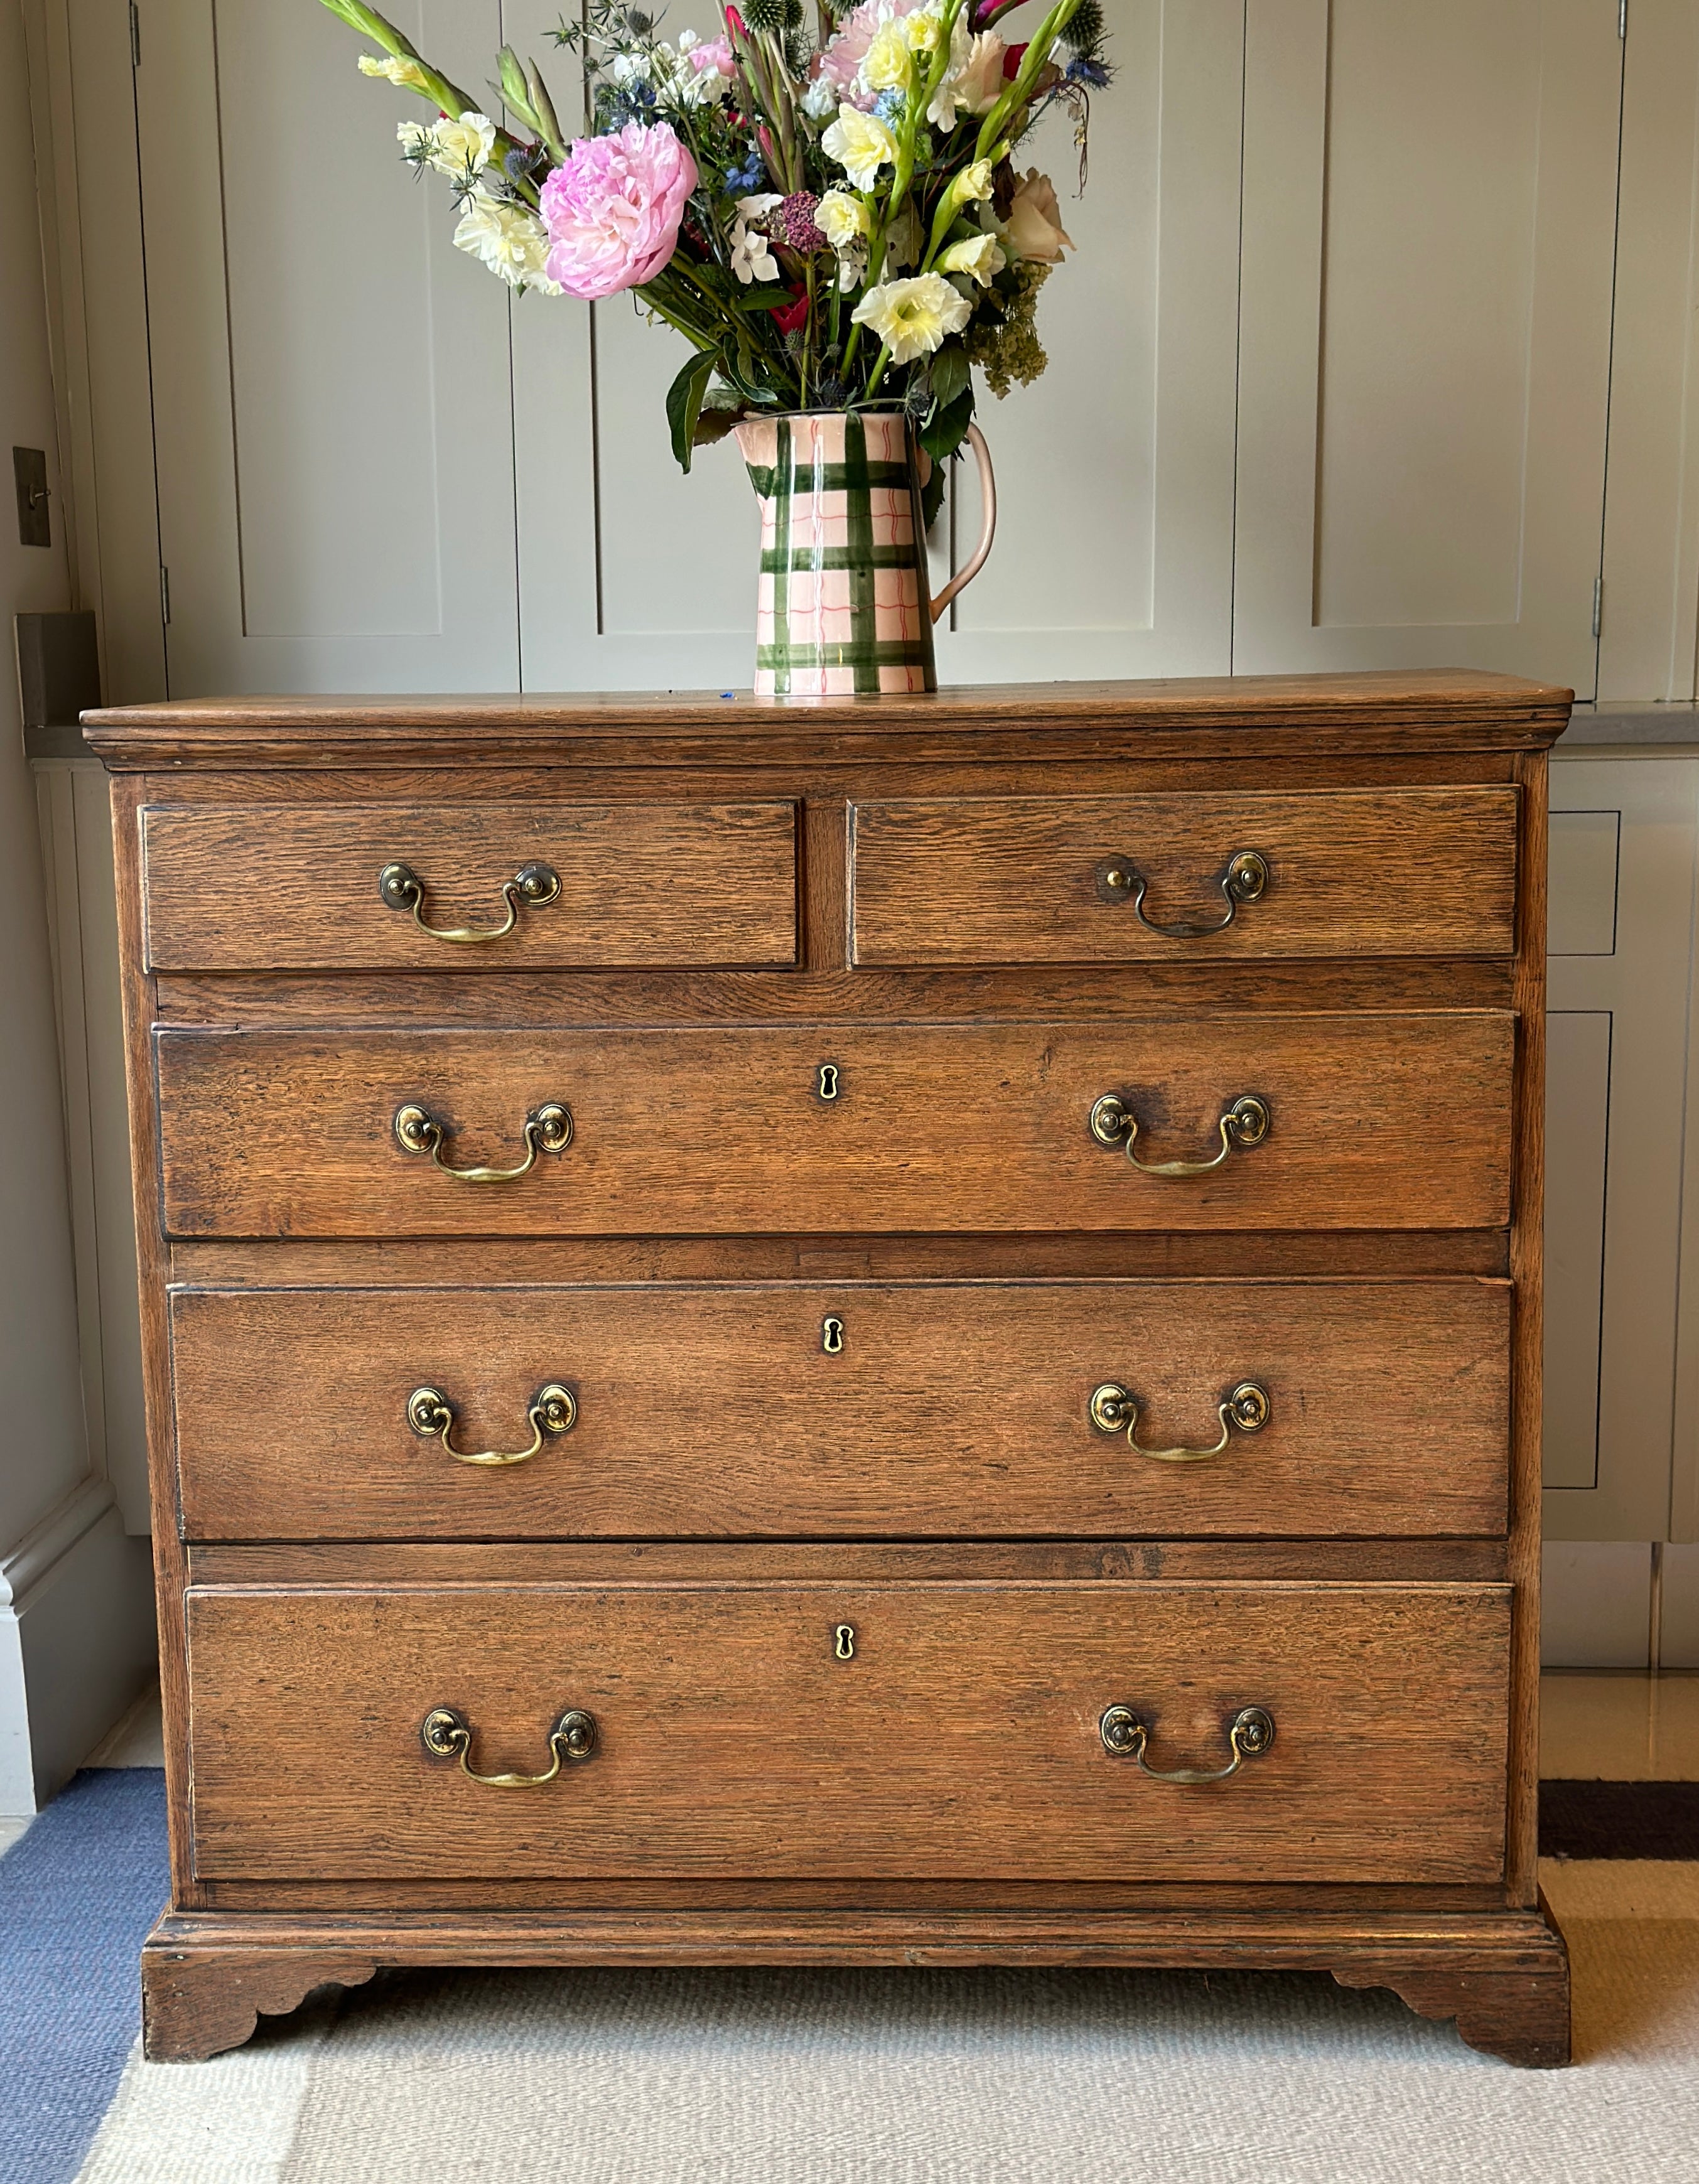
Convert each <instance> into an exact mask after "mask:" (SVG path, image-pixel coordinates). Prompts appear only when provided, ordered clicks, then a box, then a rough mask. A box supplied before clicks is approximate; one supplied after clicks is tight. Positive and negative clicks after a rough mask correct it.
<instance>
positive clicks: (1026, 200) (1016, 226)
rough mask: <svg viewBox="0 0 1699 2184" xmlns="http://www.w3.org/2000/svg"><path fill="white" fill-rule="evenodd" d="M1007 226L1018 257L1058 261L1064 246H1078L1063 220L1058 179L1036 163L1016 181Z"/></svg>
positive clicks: (1053, 262) (1006, 229)
mask: <svg viewBox="0 0 1699 2184" xmlns="http://www.w3.org/2000/svg"><path fill="white" fill-rule="evenodd" d="M1004 230H1005V233H1006V235H1007V237H1008V239H1009V242H1010V243H1011V245H1012V247H1013V248H1014V252H1015V255H1016V256H1017V258H1031V259H1036V260H1037V262H1038V263H1039V265H1055V263H1056V260H1057V259H1059V258H1060V257H1061V254H1062V253H1063V251H1064V250H1074V249H1078V244H1077V243H1076V242H1075V241H1074V239H1073V237H1072V236H1071V235H1070V234H1069V233H1068V231H1067V229H1066V228H1065V227H1064V226H1062V224H1061V206H1060V205H1058V204H1057V203H1056V185H1055V183H1054V182H1052V181H1051V180H1050V176H1049V175H1041V174H1040V173H1039V170H1038V169H1037V168H1036V167H1028V170H1027V171H1026V173H1025V174H1024V175H1022V177H1021V179H1020V180H1019V181H1017V183H1016V185H1015V198H1014V203H1012V204H1011V206H1010V208H1009V217H1008V219H1007V220H1006V221H1005V223H1004Z"/></svg>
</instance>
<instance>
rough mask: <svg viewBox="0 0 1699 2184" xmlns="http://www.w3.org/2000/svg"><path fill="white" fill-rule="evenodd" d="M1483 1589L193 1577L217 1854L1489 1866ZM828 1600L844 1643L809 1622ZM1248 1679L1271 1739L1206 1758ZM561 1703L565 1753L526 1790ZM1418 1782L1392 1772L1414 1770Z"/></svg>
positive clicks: (309, 1873)
mask: <svg viewBox="0 0 1699 2184" xmlns="http://www.w3.org/2000/svg"><path fill="white" fill-rule="evenodd" d="M1508 1599H1509V1596H1508V1588H1507V1587H1504V1586H1498V1585H1409V1586H1400V1585H1357V1586H1352V1585H1276V1584H1269V1585H1246V1584H1226V1583H1219V1584H1207V1583H1197V1584H1172V1585H1171V1584H1161V1583H1148V1584H1142V1585H1140V1584H1131V1583H1121V1582H1111V1581H1103V1582H1095V1583H1085V1584H1077V1585H1056V1584H1051V1585H1033V1584H999V1583H977V1584H950V1583H946V1584H930V1583H928V1584H915V1585H892V1584H885V1585H878V1584H868V1583H866V1582H861V1581H855V1580H846V1581H844V1583H842V1584H840V1585H817V1584H813V1585H786V1584H782V1583H755V1584H750V1585H743V1586H737V1587H732V1586H718V1585H651V1586H643V1587H638V1586H629V1587H622V1586H619V1585H607V1586H602V1587H590V1586H579V1585H559V1586H555V1585H526V1586H523V1587H521V1586H512V1587H501V1586H489V1585H465V1586H455V1587H454V1588H452V1589H447V1590H444V1589H432V1588H429V1587H424V1586H421V1587H417V1588H413V1587H396V1588H393V1589H387V1588H386V1589H382V1590H380V1589H376V1588H374V1589H372V1590H370V1591H354V1590H349V1591H328V1590H326V1591H309V1590H306V1589H294V1588H291V1589H281V1588H280V1589H276V1590H258V1589H256V1590H253V1591H248V1590H245V1589H240V1590H238V1589H231V1590H228V1591H225V1590H219V1589H214V1588H192V1589H191V1590H190V1591H189V1594H188V1646H189V1683H190V1705H191V1708H192V1715H193V1720H194V1725H195V1784H194V1817H193V1830H194V1860H195V1869H196V1871H197V1873H198V1875H200V1876H201V1877H202V1878H203V1879H206V1880H212V1879H232V1880H233V1879H238V1878H247V1879H258V1878H267V1877H276V1878H279V1879H300V1880H307V1879H357V1878H364V1879H384V1878H389V1877H394V1878H398V1879H407V1880H424V1879H432V1878H437V1879H448V1878H455V1877H462V1878H473V1877H489V1878H502V1879H512V1880H522V1879H526V1878H532V1879H536V1878H550V1877H556V1876H558V1877H560V1878H562V1879H568V1878H572V1877H577V1876H588V1875H644V1874H649V1875H676V1876H679V1877H688V1876H692V1875H703V1876H706V1875H737V1876H743V1877H755V1876H774V1877H777V1876H783V1875H809V1876H812V1877H816V1878H821V1877H825V1876H828V1875H864V1876H879V1875H886V1876H894V1875H908V1876H914V1877H933V1876H936V1877H940V1878H960V1879H962V1880H969V1879H972V1880H992V1879H1013V1878H1032V1879H1044V1878H1056V1879H1066V1880H1111V1879H1115V1880H1128V1879H1140V1880H1193V1879H1200V1880H1258V1881H1320V1880H1342V1881H1343V1880H1356V1881H1374V1882H1392V1881H1451V1882H1488V1881H1492V1880H1496V1879H1497V1878H1498V1877H1499V1875H1500V1874H1501V1870H1502V1856H1501V1853H1502V1843H1503V1834H1504V1794H1505V1767H1506V1735H1507V1705H1506V1696H1505V1695H1506V1691H1507V1680H1508V1632H1509V1614H1508ZM843 1625H848V1626H849V1627H850V1633H851V1636H850V1640H849V1641H847V1642H848V1644H849V1646H850V1658H838V1652H839V1649H840V1645H841V1644H842V1643H843V1642H844V1641H838V1638H837V1635H836V1634H837V1632H838V1629H839V1627H840V1626H843ZM1115 1705H1125V1706H1128V1707H1129V1708H1132V1709H1134V1712H1135V1713H1137V1714H1138V1715H1139V1718H1140V1719H1142V1720H1143V1721H1145V1723H1146V1724H1148V1725H1149V1730H1150V1746H1149V1752H1148V1757H1149V1760H1150V1764H1151V1765H1152V1766H1155V1767H1159V1768H1167V1769H1177V1768H1194V1769H1202V1768H1219V1767H1221V1766H1223V1764H1224V1763H1225V1762H1226V1758H1227V1752H1228V1745H1227V1734H1226V1724H1228V1723H1229V1722H1231V1721H1232V1720H1233V1719H1234V1717H1235V1716H1236V1715H1237V1714H1238V1713H1239V1711H1240V1709H1242V1708H1246V1707H1260V1708H1264V1709H1265V1710H1266V1711H1267V1713H1268V1714H1269V1715H1271V1716H1272V1717H1273V1723H1274V1730H1275V1734H1274V1738H1273V1744H1272V1746H1270V1747H1268V1748H1267V1750H1266V1751H1265V1752H1262V1754H1261V1755H1260V1756H1258V1757H1256V1758H1248V1759H1246V1760H1245V1763H1244V1764H1243V1765H1242V1767H1241V1768H1240V1769H1239V1772H1238V1773H1237V1774H1235V1775H1234V1776H1233V1777H1232V1778H1231V1779H1230V1780H1224V1781H1218V1782H1213V1783H1209V1784H1204V1785H1194V1786H1182V1785H1178V1784H1175V1783H1172V1782H1161V1781H1153V1780H1150V1778H1149V1777H1148V1776H1147V1775H1144V1774H1143V1773H1141V1772H1140V1771H1139V1766H1138V1764H1137V1763H1136V1761H1135V1760H1134V1759H1133V1758H1130V1757H1126V1756H1122V1757H1111V1754H1110V1753H1109V1752H1107V1751H1106V1749H1105V1745H1104V1741H1103V1737H1102V1734H1101V1731H1100V1722H1101V1718H1102V1716H1103V1714H1104V1713H1105V1711H1106V1708H1110V1707H1111V1706H1115ZM436 1708H453V1709H454V1711H455V1712H456V1713H458V1714H459V1715H460V1717H461V1719H463V1720H464V1722H465V1724H467V1725H468V1726H469V1728H470V1730H471V1744H470V1748H469V1751H468V1753H467V1758H468V1759H469V1762H470V1764H471V1767H473V1768H474V1769H476V1770H477V1771H478V1772H480V1773H484V1774H493V1773H497V1772H513V1773H524V1774H533V1773H539V1772H541V1771H543V1768H544V1767H545V1765H546V1763H547V1754H548V1741H547V1740H548V1737H549V1730H550V1729H551V1728H552V1726H553V1725H554V1723H555V1722H557V1721H558V1720H559V1719H560V1716H561V1714H562V1713H563V1712H565V1711H566V1710H568V1709H578V1710H581V1711H582V1712H584V1713H588V1714H590V1715H591V1716H592V1717H593V1721H594V1724H595V1728H596V1731H597V1732H598V1736H599V1743H598V1747H597V1748H596V1750H595V1752H594V1753H593V1757H590V1758H587V1759H585V1760H583V1761H582V1762H572V1763H567V1764H565V1765H564V1766H563V1767H562V1768H561V1769H560V1773H559V1775H558V1776H557V1777H556V1779H555V1780H553V1781H551V1782H549V1783H548V1784H546V1785H544V1786H539V1787H537V1788H532V1789H525V1790H519V1789H501V1790H499V1789H493V1788H489V1787H486V1786H481V1785H479V1784H478V1783H476V1782H474V1781H471V1780H468V1779H467V1776H466V1775H465V1774H464V1773H463V1772H462V1771H461V1769H460V1766H459V1765H458V1764H456V1763H455V1761H454V1758H453V1757H452V1755H451V1756H450V1757H448V1758H432V1756H431V1755H430V1754H429V1753H427V1752H426V1749H425V1747H424V1744H423V1742H422V1741H421V1728H422V1725H423V1724H424V1722H425V1720H426V1717H427V1716H428V1715H429V1714H430V1713H432V1711H433V1710H434V1709H436ZM1412 1785H1415V1786H1418V1789H1419V1794H1412Z"/></svg>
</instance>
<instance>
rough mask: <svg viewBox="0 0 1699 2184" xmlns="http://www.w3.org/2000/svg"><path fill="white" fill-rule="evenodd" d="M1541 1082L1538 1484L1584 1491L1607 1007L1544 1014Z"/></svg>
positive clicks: (1595, 1381) (1601, 1192)
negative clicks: (1542, 1353)
mask: <svg viewBox="0 0 1699 2184" xmlns="http://www.w3.org/2000/svg"><path fill="white" fill-rule="evenodd" d="M1610 1105H1611V1014H1610V1011H1609V1010H1608V1009H1554V1010H1552V1011H1551V1012H1550V1014H1549V1015H1548V1016H1547V1017H1546V1401H1545V1409H1544V1412H1543V1417H1544V1420H1545V1436H1546V1446H1545V1478H1546V1485H1547V1486H1562V1487H1572V1488H1579V1489H1582V1490H1591V1489H1592V1488H1593V1487H1594V1486H1595V1485H1597V1483H1598V1463H1599V1348H1600V1331H1601V1326H1602V1307H1603V1301H1604V1250H1605V1177H1606V1172H1607V1160H1608V1154H1609V1144H1610Z"/></svg>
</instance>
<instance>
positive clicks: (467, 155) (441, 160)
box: [395, 114, 496, 181]
mask: <svg viewBox="0 0 1699 2184" xmlns="http://www.w3.org/2000/svg"><path fill="white" fill-rule="evenodd" d="M395 133H396V136H398V138H399V139H400V142H401V149H402V152H403V153H404V156H405V157H406V158H408V159H423V160H424V161H425V162H426V164H427V165H429V166H432V167H434V168H435V169H436V170H437V173H438V174H439V175H452V176H453V178H454V180H455V181H465V179H466V177H467V176H468V175H479V174H482V172H483V170H484V169H485V168H486V167H487V166H488V164H489V163H490V154H491V153H493V151H494V150H495V141H496V131H495V124H494V122H493V121H492V120H490V119H489V117H488V116H487V114H462V115H461V116H460V120H458V121H450V120H448V118H447V116H446V115H445V116H444V117H443V120H440V121H437V122H433V123H432V125H430V127H428V128H426V126H425V125H423V124H422V123H420V122H417V121H404V122H401V123H400V124H399V125H398V127H397V129H396V131H395Z"/></svg>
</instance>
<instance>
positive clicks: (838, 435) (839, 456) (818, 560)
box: [738, 409, 997, 698]
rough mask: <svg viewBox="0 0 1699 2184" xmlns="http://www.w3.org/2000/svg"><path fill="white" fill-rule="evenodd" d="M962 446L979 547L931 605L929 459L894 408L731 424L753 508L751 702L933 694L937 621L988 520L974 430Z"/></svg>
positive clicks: (987, 485)
mask: <svg viewBox="0 0 1699 2184" xmlns="http://www.w3.org/2000/svg"><path fill="white" fill-rule="evenodd" d="M968 438H969V441H970V443H971V444H972V448H973V453H974V456H975V459H976V460H977V461H978V465H979V486H980V499H981V506H982V509H983V521H982V524H981V528H980V536H979V543H978V546H977V547H976V548H975V549H974V551H973V554H972V559H971V560H969V561H968V562H967V564H966V566H965V567H964V568H963V569H962V570H961V571H960V573H959V574H957V575H956V576H955V577H952V578H951V579H950V582H949V583H947V584H946V585H945V586H944V588H943V590H942V591H940V592H939V594H938V597H937V598H936V599H933V597H932V596H931V592H930V588H929V587H928V584H927V560H926V536H925V532H924V528H923V526H922V521H921V500H920V494H921V485H922V480H923V475H924V472H923V468H922V466H923V465H925V464H926V463H927V461H928V460H929V458H927V456H926V455H924V454H922V452H921V450H920V448H918V447H917V445H916V442H915V439H914V437H913V434H912V433H911V431H910V428H909V423H908V420H907V418H906V417H905V415H904V414H903V412H902V411H901V410H900V409H850V410H844V409H826V410H809V411H805V412H799V413H797V414H794V415H787V416H779V417H760V418H750V419H748V420H747V421H745V422H744V423H743V424H741V425H739V426H738V445H739V447H740V448H742V449H743V454H744V462H745V463H746V464H747V465H748V466H749V478H750V482H752V483H753V485H754V487H755V492H756V493H757V494H758V495H759V497H760V504H761V573H760V590H759V592H758V593H757V600H756V636H755V694H756V696H757V697H764V698H829V697H840V696H842V697H850V696H855V697H877V696H878V695H880V694H883V693H888V692H893V691H907V690H935V689H936V688H938V669H937V666H936V664H935V662H934V660H933V643H932V631H933V623H934V622H935V621H937V620H938V618H939V616H940V615H941V614H942V613H943V612H944V609H945V608H946V607H947V606H948V605H949V604H950V601H951V599H954V598H955V595H956V593H958V592H959V591H961V588H962V587H963V586H964V585H965V584H966V583H968V582H970V581H971V580H972V578H973V577H976V576H977V575H978V572H979V571H980V569H981V568H982V567H983V565H984V561H985V556H986V555H987V554H989V552H990V550H991V538H992V534H993V532H994V530H995V527H996V522H997V493H996V484H995V481H994V478H993V476H992V473H991V457H990V454H989V451H988V449H987V448H986V445H985V441H984V437H983V434H982V433H981V432H980V430H979V427H978V426H977V425H974V426H969V428H968Z"/></svg>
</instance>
